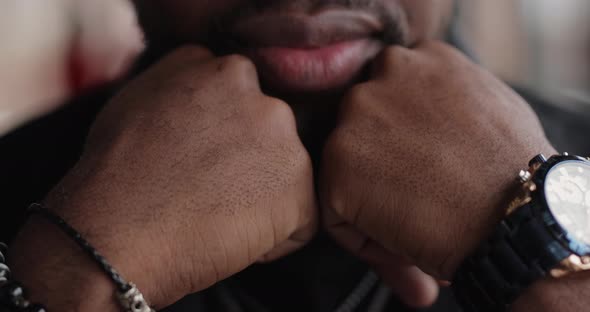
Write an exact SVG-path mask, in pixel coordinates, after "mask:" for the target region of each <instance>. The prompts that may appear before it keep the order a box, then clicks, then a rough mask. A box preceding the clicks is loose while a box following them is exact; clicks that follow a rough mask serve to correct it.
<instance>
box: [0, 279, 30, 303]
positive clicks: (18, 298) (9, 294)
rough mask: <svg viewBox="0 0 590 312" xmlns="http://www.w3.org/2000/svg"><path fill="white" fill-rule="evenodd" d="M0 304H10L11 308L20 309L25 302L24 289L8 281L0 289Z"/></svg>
mask: <svg viewBox="0 0 590 312" xmlns="http://www.w3.org/2000/svg"><path fill="white" fill-rule="evenodd" d="M0 302H2V303H6V304H10V305H12V306H13V307H21V306H22V305H23V304H24V302H25V290H24V288H23V287H22V286H21V285H20V284H19V283H17V282H15V281H9V282H8V283H6V284H4V285H2V287H0Z"/></svg>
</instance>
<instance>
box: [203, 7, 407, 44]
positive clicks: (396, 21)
mask: <svg viewBox="0 0 590 312" xmlns="http://www.w3.org/2000/svg"><path fill="white" fill-rule="evenodd" d="M327 8H338V9H348V10H351V11H360V12H363V13H368V14H371V15H373V16H375V18H377V19H378V20H379V22H380V23H381V24H382V26H383V30H382V31H381V32H380V33H379V34H376V37H377V39H379V40H381V41H382V42H384V43H385V44H387V45H402V46H407V45H408V44H409V27H408V24H407V18H406V16H405V12H404V10H403V9H402V8H401V7H400V6H399V5H398V4H397V1H390V0H276V1H272V0H252V1H245V2H244V3H243V4H242V5H241V6H239V7H237V8H235V9H234V10H232V12H230V13H228V14H226V15H224V16H219V17H216V18H214V19H213V21H212V23H213V24H212V25H211V26H212V27H210V34H209V36H208V38H210V40H208V41H209V46H211V47H213V49H214V50H217V51H218V52H220V53H223V50H225V49H228V48H229V46H231V45H232V42H231V40H232V39H231V34H230V31H229V28H231V25H233V24H234V23H235V22H236V21H237V20H240V19H242V18H247V17H249V16H253V15H256V14H261V13H264V12H281V13H292V12H296V13H302V14H309V15H313V14H314V12H317V11H320V10H323V9H327Z"/></svg>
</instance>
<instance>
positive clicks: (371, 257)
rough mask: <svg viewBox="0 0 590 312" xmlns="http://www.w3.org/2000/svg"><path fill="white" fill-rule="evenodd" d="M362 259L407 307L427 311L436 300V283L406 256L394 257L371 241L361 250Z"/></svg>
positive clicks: (437, 287) (394, 255)
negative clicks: (425, 309)
mask: <svg viewBox="0 0 590 312" xmlns="http://www.w3.org/2000/svg"><path fill="white" fill-rule="evenodd" d="M361 258H363V259H365V261H367V263H369V265H370V266H371V267H373V268H374V269H375V271H377V273H378V274H379V276H381V278H382V279H383V281H385V283H386V284H387V285H389V287H391V289H392V291H393V292H394V293H395V294H396V295H397V296H398V297H399V299H400V300H401V301H402V302H403V303H405V304H406V305H407V306H410V307H413V308H426V307H429V306H431V305H432V304H434V302H435V301H436V299H437V297H438V292H439V286H438V283H437V281H436V280H435V279H434V278H433V277H432V276H430V275H428V274H426V273H424V272H422V270H420V269H419V268H418V267H416V266H415V265H413V264H412V263H411V262H409V261H408V260H407V259H406V257H404V256H402V255H396V254H392V253H390V252H388V251H386V250H385V249H384V248H383V247H381V246H379V245H378V244H377V243H375V242H374V241H370V242H368V243H367V244H366V245H365V247H364V248H363V250H362V251H361Z"/></svg>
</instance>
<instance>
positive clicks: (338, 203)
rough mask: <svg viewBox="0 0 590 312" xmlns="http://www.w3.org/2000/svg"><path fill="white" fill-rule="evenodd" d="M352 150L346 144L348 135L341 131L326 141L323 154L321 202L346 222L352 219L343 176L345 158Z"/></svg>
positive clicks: (345, 179)
mask: <svg viewBox="0 0 590 312" xmlns="http://www.w3.org/2000/svg"><path fill="white" fill-rule="evenodd" d="M353 152H354V151H353V150H352V149H351V148H350V144H348V137H347V136H346V135H345V134H342V132H338V131H337V132H335V133H334V134H333V135H332V136H331V137H330V138H329V139H328V141H327V142H326V145H325V148H324V154H323V159H324V161H323V172H322V179H323V186H324V189H323V191H322V196H323V204H324V206H325V207H326V208H328V209H330V210H332V211H333V212H335V213H336V214H337V215H338V216H339V217H340V218H342V219H344V220H345V221H347V222H350V221H353V218H352V215H353V212H351V211H350V209H351V205H349V202H348V200H347V194H348V189H349V187H348V183H347V181H348V180H347V177H346V176H344V173H345V172H348V171H349V170H346V166H347V162H346V159H344V158H347V159H348V157H349V156H351V153H353Z"/></svg>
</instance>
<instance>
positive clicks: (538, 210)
mask: <svg viewBox="0 0 590 312" xmlns="http://www.w3.org/2000/svg"><path fill="white" fill-rule="evenodd" d="M565 161H580V162H584V163H586V164H590V161H588V160H587V159H585V158H582V157H579V156H575V155H556V156H552V157H551V158H549V159H548V160H547V161H546V162H544V163H542V164H540V165H539V167H538V168H537V169H536V171H535V173H534V175H533V177H532V179H531V181H532V182H533V183H534V184H535V185H536V186H537V187H536V190H535V191H534V192H532V193H531V197H532V201H531V206H532V209H533V212H534V213H535V214H536V215H538V216H540V217H541V219H542V221H543V223H544V224H545V226H546V227H547V228H548V229H549V231H550V232H551V234H552V235H553V236H554V237H555V238H556V239H557V240H559V241H560V242H561V243H562V245H563V246H564V247H566V248H568V249H569V250H570V251H571V252H572V253H574V254H576V255H578V256H580V257H582V256H588V255H590V244H587V243H584V242H582V241H580V240H578V239H576V238H575V237H574V236H573V235H571V234H569V232H568V231H567V230H566V229H565V228H563V226H561V224H560V223H559V222H558V221H557V218H556V217H555V216H554V215H553V212H552V211H551V209H550V208H549V204H548V203H547V197H546V196H545V179H546V177H547V174H548V173H549V172H550V171H551V169H552V168H553V167H555V166H556V165H558V164H560V163H562V162H565Z"/></svg>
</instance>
